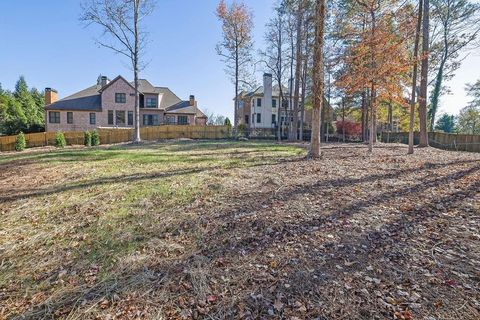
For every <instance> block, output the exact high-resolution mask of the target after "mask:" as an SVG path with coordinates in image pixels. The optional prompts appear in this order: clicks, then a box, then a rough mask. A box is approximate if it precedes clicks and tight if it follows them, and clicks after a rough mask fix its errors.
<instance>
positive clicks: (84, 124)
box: [45, 110, 103, 132]
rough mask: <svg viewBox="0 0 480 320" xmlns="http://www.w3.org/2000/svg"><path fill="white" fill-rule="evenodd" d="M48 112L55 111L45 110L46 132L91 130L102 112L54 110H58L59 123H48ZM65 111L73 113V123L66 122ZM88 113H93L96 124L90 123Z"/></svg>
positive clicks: (97, 125) (95, 126)
mask: <svg viewBox="0 0 480 320" xmlns="http://www.w3.org/2000/svg"><path fill="white" fill-rule="evenodd" d="M49 112H55V110H49V111H47V117H46V124H47V125H46V128H45V130H46V131H47V132H55V131H63V132H66V131H86V130H93V129H95V128H97V127H99V126H100V125H99V124H98V123H99V120H100V118H101V117H102V116H103V115H102V112H93V111H58V110H57V111H56V112H60V123H50V122H49V121H48V120H49V117H48V114H49ZM67 112H72V113H73V123H71V124H70V123H67ZM90 113H95V115H96V122H97V124H96V125H91V124H90Z"/></svg>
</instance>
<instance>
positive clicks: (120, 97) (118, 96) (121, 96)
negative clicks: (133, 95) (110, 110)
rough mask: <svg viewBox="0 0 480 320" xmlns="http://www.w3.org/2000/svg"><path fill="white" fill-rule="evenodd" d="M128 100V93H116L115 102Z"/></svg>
mask: <svg viewBox="0 0 480 320" xmlns="http://www.w3.org/2000/svg"><path fill="white" fill-rule="evenodd" d="M125 102H127V95H126V94H125V93H115V103H125Z"/></svg>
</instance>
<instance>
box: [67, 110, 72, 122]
mask: <svg viewBox="0 0 480 320" xmlns="http://www.w3.org/2000/svg"><path fill="white" fill-rule="evenodd" d="M67 123H68V124H72V123H73V112H67Z"/></svg>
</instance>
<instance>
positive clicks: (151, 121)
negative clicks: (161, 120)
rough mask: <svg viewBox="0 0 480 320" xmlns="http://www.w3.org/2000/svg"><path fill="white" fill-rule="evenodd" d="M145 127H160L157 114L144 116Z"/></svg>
mask: <svg viewBox="0 0 480 320" xmlns="http://www.w3.org/2000/svg"><path fill="white" fill-rule="evenodd" d="M143 125H144V126H158V115H157V114H144V115H143Z"/></svg>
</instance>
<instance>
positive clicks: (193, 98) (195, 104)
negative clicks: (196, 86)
mask: <svg viewBox="0 0 480 320" xmlns="http://www.w3.org/2000/svg"><path fill="white" fill-rule="evenodd" d="M189 105H190V106H192V107H196V106H197V101H195V96H194V95H193V94H192V95H190V99H189Z"/></svg>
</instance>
